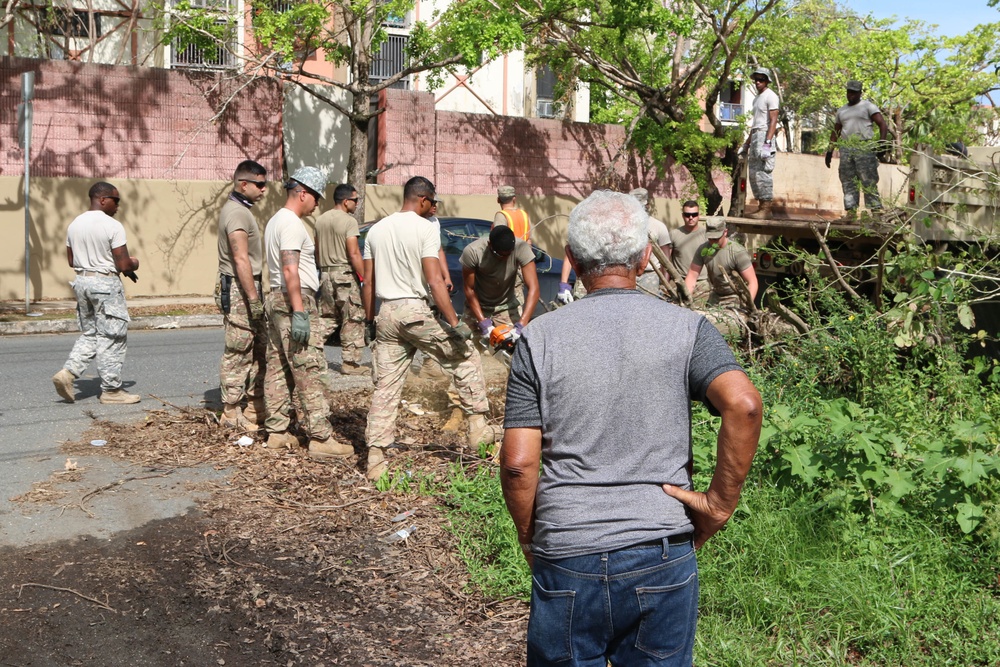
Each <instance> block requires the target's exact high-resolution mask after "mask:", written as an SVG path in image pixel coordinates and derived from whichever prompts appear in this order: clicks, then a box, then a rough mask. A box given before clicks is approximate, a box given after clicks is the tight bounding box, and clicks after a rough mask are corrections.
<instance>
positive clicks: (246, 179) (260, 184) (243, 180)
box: [240, 178, 267, 190]
mask: <svg viewBox="0 0 1000 667" xmlns="http://www.w3.org/2000/svg"><path fill="white" fill-rule="evenodd" d="M240 182H241V183H253V184H254V185H256V186H257V187H258V188H260V189H261V190H263V189H264V186H265V185H267V181H251V180H250V179H248V178H241V179H240Z"/></svg>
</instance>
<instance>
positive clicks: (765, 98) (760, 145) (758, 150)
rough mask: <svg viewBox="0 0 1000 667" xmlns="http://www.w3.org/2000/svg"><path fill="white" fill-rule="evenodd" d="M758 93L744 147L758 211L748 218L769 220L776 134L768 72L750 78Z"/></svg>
mask: <svg viewBox="0 0 1000 667" xmlns="http://www.w3.org/2000/svg"><path fill="white" fill-rule="evenodd" d="M750 78H751V79H752V80H753V85H754V87H755V88H756V89H757V97H755V98H754V100H753V121H752V124H751V125H750V136H748V137H747V140H746V142H745V143H744V144H743V150H744V151H746V152H747V155H748V156H749V164H748V168H749V172H750V188H751V189H752V190H753V196H754V197H756V198H757V205H758V206H757V211H756V212H755V213H752V214H751V215H748V216H747V217H748V218H755V219H757V220H770V218H771V206H772V205H773V201H772V200H773V199H774V180H773V176H772V174H773V172H774V146H773V142H774V135H775V134H776V133H777V132H778V107H779V106H780V103H779V100H778V94H777V93H775V92H774V91H773V90H771V89H770V88H768V85H770V83H771V70H769V69H767V68H766V67H758V68H757V69H755V70H754V71H753V74H751V75H750Z"/></svg>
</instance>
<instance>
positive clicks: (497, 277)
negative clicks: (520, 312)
mask: <svg viewBox="0 0 1000 667" xmlns="http://www.w3.org/2000/svg"><path fill="white" fill-rule="evenodd" d="M489 242H490V240H489V238H488V237H485V236H484V237H482V238H480V239H477V240H475V241H473V242H472V243H470V244H469V245H467V246H465V250H463V251H462V257H461V258H460V259H459V262H460V263H461V264H462V266H464V267H465V268H467V269H473V270H474V271H475V272H476V283H475V286H476V287H475V289H476V296H477V297H478V298H479V304H480V305H481V306H483V307H484V308H496V307H499V306H504V305H506V304H507V303H509V302H510V301H512V300H514V298H515V296H516V294H515V292H514V290H515V286H516V284H517V271H518V268H520V267H522V266H524V265H525V264H528V263H530V262H534V261H535V253H534V252H533V251H532V250H531V245H530V244H528V243H525V242H524V241H522V240H520V239H515V241H514V252H512V253H511V254H510V255H508V256H507V258H506V259H500V258H499V257H497V256H496V254H494V253H493V251H492V250H490V246H489Z"/></svg>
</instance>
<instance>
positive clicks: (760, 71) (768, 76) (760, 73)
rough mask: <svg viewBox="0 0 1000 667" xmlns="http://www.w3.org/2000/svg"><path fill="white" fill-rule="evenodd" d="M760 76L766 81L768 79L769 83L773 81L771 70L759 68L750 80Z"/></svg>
mask: <svg viewBox="0 0 1000 667" xmlns="http://www.w3.org/2000/svg"><path fill="white" fill-rule="evenodd" d="M758 76H762V77H764V78H765V79H767V80H768V81H770V80H771V70H769V69H768V68H766V67H758V68H757V69H755V70H754V71H753V74H751V75H750V78H751V79H753V78H756V77H758Z"/></svg>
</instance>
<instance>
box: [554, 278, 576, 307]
mask: <svg viewBox="0 0 1000 667" xmlns="http://www.w3.org/2000/svg"><path fill="white" fill-rule="evenodd" d="M556 300H557V301H558V302H559V303H561V304H564V305H565V304H567V303H572V302H573V289H572V288H571V287H570V286H569V283H559V291H558V292H557V293H556Z"/></svg>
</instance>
